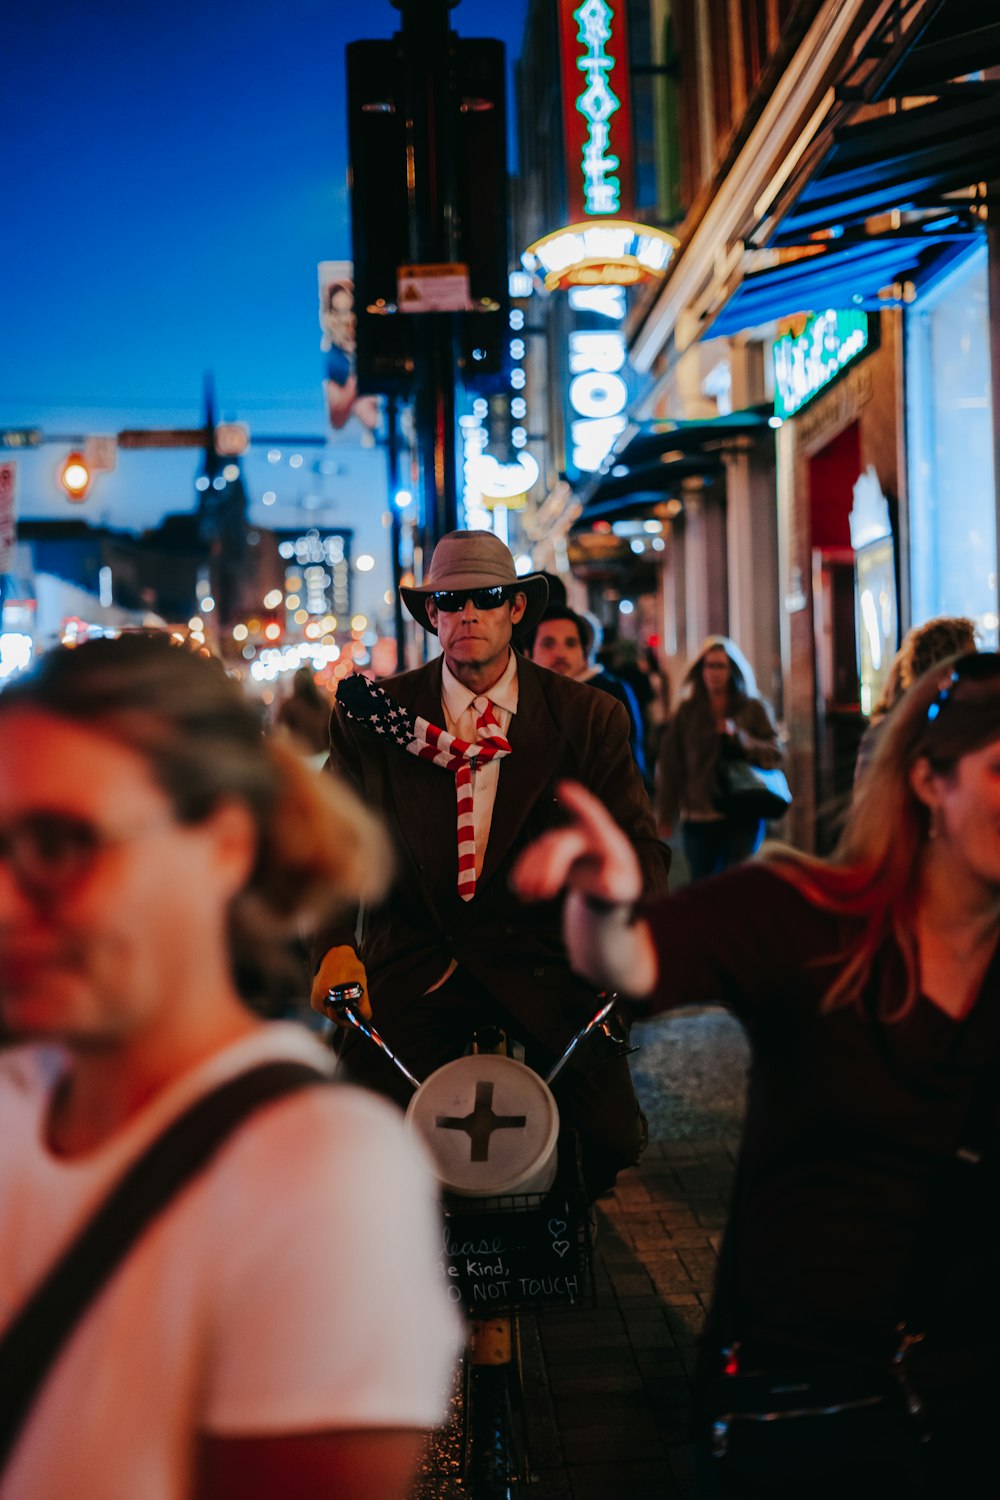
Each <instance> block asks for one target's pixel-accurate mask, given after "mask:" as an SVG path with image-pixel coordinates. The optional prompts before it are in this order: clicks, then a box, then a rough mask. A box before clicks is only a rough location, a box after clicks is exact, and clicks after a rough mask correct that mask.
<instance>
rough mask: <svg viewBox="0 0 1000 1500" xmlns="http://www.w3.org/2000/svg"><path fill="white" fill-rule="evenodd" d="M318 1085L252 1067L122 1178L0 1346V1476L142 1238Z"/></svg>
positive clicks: (314, 1071) (182, 1120)
mask: <svg viewBox="0 0 1000 1500" xmlns="http://www.w3.org/2000/svg"><path fill="white" fill-rule="evenodd" d="M328 1082H329V1079H328V1077H327V1075H326V1074H325V1073H323V1072H322V1071H321V1070H320V1069H319V1068H313V1067H311V1066H310V1065H309V1064H308V1063H298V1062H291V1061H287V1062H270V1063H262V1064H261V1065H260V1066H258V1067H256V1068H251V1069H249V1070H248V1071H247V1072H245V1073H241V1074H240V1075H239V1076H238V1077H236V1078H231V1079H229V1080H227V1082H225V1083H223V1084H220V1085H219V1087H218V1088H216V1089H213V1091H212V1092H211V1093H210V1094H206V1095H205V1096H204V1097H203V1098H201V1099H198V1100H196V1101H195V1103H194V1104H192V1105H191V1107H190V1108H189V1109H187V1110H185V1112H184V1113H183V1114H182V1115H180V1116H179V1118H178V1119H176V1120H173V1121H172V1122H171V1124H169V1125H168V1126H167V1128H166V1130H164V1131H163V1133H162V1134H161V1135H159V1136H158V1137H157V1139H156V1140H155V1141H153V1143H152V1144H151V1145H150V1146H149V1147H148V1148H147V1149H146V1151H144V1152H143V1154H142V1155H141V1156H140V1157H139V1159H138V1160H137V1161H135V1162H133V1164H132V1165H131V1166H130V1167H128V1168H127V1169H126V1171H125V1174H124V1176H123V1177H122V1178H121V1179H120V1180H119V1182H118V1183H117V1184H116V1185H115V1186H114V1187H113V1188H112V1189H111V1191H110V1193H109V1194H108V1196H107V1197H106V1198H105V1199H104V1201H103V1203H102V1204H101V1205H100V1207H99V1208H98V1209H97V1212H96V1213H95V1214H94V1215H93V1217H92V1218H91V1219H90V1220H89V1221H88V1223H86V1224H85V1225H84V1227H83V1229H82V1230H81V1231H80V1232H79V1234H78V1235H77V1236H76V1238H75V1239H74V1240H73V1241H72V1242H71V1244H70V1245H69V1246H68V1247H67V1249H66V1250H65V1251H64V1252H63V1254H62V1255H61V1256H60V1257H59V1259H58V1260H57V1261H56V1263H55V1265H54V1266H53V1268H52V1270H51V1271H50V1272H49V1274H48V1275H47V1276H46V1277H45V1279H44V1280H43V1281H42V1283H41V1285H40V1286H39V1287H37V1288H36V1290H35V1291H34V1293H33V1294H32V1295H31V1296H30V1297H29V1298H28V1301H27V1302H26V1303H25V1305H24V1306H23V1307H22V1308H21V1310H20V1312H19V1313H17V1314H16V1315H15V1317H14V1319H13V1321H12V1322H11V1323H10V1324H9V1326H8V1327H7V1329H6V1331H5V1333H4V1334H3V1337H2V1339H0V1474H2V1471H3V1469H4V1467H5V1466H6V1463H7V1461H8V1459H9V1458H10V1454H11V1452H12V1450H13V1448H14V1445H15V1443H16V1442H17V1439H18V1437H19V1435H20V1433H21V1431H22V1430H23V1428H24V1425H25V1423H26V1422H27V1420H28V1418H29V1416H30V1414H31V1410H32V1407H33V1405H34V1403H35V1400H36V1398H37V1396H38V1393H39V1391H40V1390H41V1388H42V1385H43V1384H44V1382H45V1379H46V1376H47V1375H48V1373H49V1370H50V1369H51V1368H52V1366H53V1364H54V1363H55V1361H56V1359H57V1357H58V1355H59V1353H60V1352H61V1350H62V1349H63V1347H64V1345H65V1344H66V1342H67V1340H68V1339H69V1337H70V1335H71V1334H72V1333H73V1331H74V1329H75V1328H76V1327H77V1326H78V1325H79V1323H80V1320H81V1319H82V1317H83V1315H84V1313H85V1312H86V1311H87V1308H88V1307H89V1306H90V1304H91V1302H92V1301H93V1299H94V1298H95V1297H96V1296H97V1294H98V1292H100V1290H101V1289H102V1287H103V1286H104V1285H105V1284H106V1283H107V1282H108V1281H109V1280H110V1279H111V1277H112V1276H113V1275H114V1273H115V1271H116V1270H117V1269H118V1267H119V1266H120V1265H121V1264H122V1262H123V1261H124V1260H125V1258H126V1256H127V1255H128V1252H129V1251H130V1250H131V1248H132V1246H133V1245H134V1244H135V1243H136V1241H137V1240H138V1239H139V1236H140V1235H141V1234H142V1232H143V1231H144V1230H145V1229H146V1228H148V1226H149V1225H150V1224H151V1223H152V1221H153V1220H154V1219H155V1218H156V1217H157V1215H158V1214H160V1213H162V1212H163V1210H164V1209H165V1208H166V1207H167V1205H168V1204H169V1203H170V1202H171V1201H172V1200H173V1199H174V1198H175V1197H176V1196H177V1195H178V1193H179V1192H180V1191H181V1189H182V1188H183V1187H184V1186H185V1185H186V1184H187V1183H188V1182H190V1181H191V1180H192V1179H193V1178H194V1177H195V1176H196V1175H197V1174H198V1173H199V1172H200V1171H202V1170H203V1169H204V1168H205V1167H206V1166H207V1165H208V1164H209V1162H210V1161H211V1160H212V1158H213V1156H214V1155H215V1154H216V1152H217V1151H218V1150H219V1148H220V1147H221V1146H222V1145H223V1144H224V1143H225V1141H226V1140H227V1139H228V1138H229V1137H230V1136H231V1135H232V1134H233V1132H234V1131H235V1130H236V1128H237V1127H238V1126H239V1125H241V1124H242V1123H243V1122H244V1121H245V1120H246V1119H248V1118H249V1116H250V1115H252V1114H253V1113H254V1112H255V1111H256V1110H258V1109H260V1108H261V1106H262V1105H264V1104H268V1103H270V1102H271V1101H273V1100H277V1099H280V1098H282V1097H283V1096H284V1095H286V1094H290V1093H293V1092H295V1091H296V1090H298V1089H301V1088H304V1087H306V1086H307V1085H312V1084H318V1083H328Z"/></svg>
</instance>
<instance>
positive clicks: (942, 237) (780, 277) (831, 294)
mask: <svg viewBox="0 0 1000 1500" xmlns="http://www.w3.org/2000/svg"><path fill="white" fill-rule="evenodd" d="M969 244H970V236H969V235H968V234H949V233H947V232H945V231H942V232H941V233H939V234H932V233H925V234H921V235H919V236H917V235H891V236H888V237H886V238H885V239H876V238H866V237H862V238H860V239H854V240H850V241H848V242H847V243H843V242H838V241H837V240H833V241H831V242H829V246H826V245H824V246H823V248H822V249H817V251H815V252H812V251H811V247H810V253H808V254H805V255H804V256H803V257H802V258H801V259H799V260H794V261H786V262H784V263H783V264H781V265H776V266H770V267H768V268H767V269H766V270H761V271H751V272H750V273H749V274H748V275H747V276H745V277H744V279H743V280H742V281H741V282H740V284H739V286H738V287H737V288H736V290H735V292H734V293H733V295H732V296H731V297H730V298H729V301H728V302H727V303H726V305H725V306H724V307H723V309H722V311H721V312H720V313H719V315H718V316H717V317H716V318H715V319H714V321H713V322H712V323H711V325H710V326H709V327H707V328H706V337H708V338H721V337H723V336H725V335H728V334H733V333H739V332H740V331H741V330H742V329H744V328H755V327H757V326H758V325H759V324H762V323H771V322H774V321H775V320H777V319H778V318H786V317H791V316H792V315H793V314H795V313H799V312H823V311H825V309H826V308H828V307H841V308H849V307H861V308H865V309H867V310H868V311H878V310H879V309H884V308H886V307H890V306H892V305H894V304H893V303H892V301H891V300H889V299H887V298H885V297H880V295H879V293H880V292H882V291H884V290H885V288H886V287H887V286H891V285H892V284H893V283H894V282H897V281H909V282H911V283H912V284H913V285H914V287H915V288H916V289H918V290H919V288H920V287H921V286H923V285H925V284H926V283H927V282H928V281H929V280H931V279H933V278H934V277H936V276H938V275H940V273H941V272H942V270H943V269H944V267H945V266H946V265H947V264H948V263H949V262H950V261H951V260H952V259H954V258H955V257H956V256H958V255H964V254H965V253H966V251H967V250H968V248H969Z"/></svg>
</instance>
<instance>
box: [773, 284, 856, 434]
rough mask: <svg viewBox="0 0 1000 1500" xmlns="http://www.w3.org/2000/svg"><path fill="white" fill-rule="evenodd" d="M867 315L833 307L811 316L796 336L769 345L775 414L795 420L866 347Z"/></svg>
mask: <svg viewBox="0 0 1000 1500" xmlns="http://www.w3.org/2000/svg"><path fill="white" fill-rule="evenodd" d="M868 342H869V333H868V314H867V313H864V312H860V311H857V310H855V309H851V311H849V312H838V311H836V310H835V309H833V308H830V309H828V310H827V311H826V312H822V313H814V314H813V315H812V316H811V317H810V318H809V319H808V321H807V322H806V326H805V328H803V330H802V332H801V333H800V334H798V335H796V336H793V335H792V334H790V333H786V334H784V335H783V336H782V337H781V338H780V339H776V340H775V341H774V344H773V345H772V346H771V352H772V355H773V357H774V414H775V416H777V417H781V418H785V417H794V415H795V413H796V412H797V411H801V410H802V408H803V406H805V405H806V403H807V402H808V401H811V400H812V399H813V397H814V396H818V395H819V393H820V391H822V390H824V389H825V388H826V387H827V386H828V385H829V384H830V382H831V380H835V379H836V377H837V376H838V375H839V374H840V372H841V370H843V369H844V368H845V366H846V365H849V364H850V363H851V362H852V360H855V359H857V358H858V357H859V356H860V355H862V354H863V353H864V352H865V350H866V349H867V348H868Z"/></svg>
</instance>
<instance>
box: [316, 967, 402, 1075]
mask: <svg viewBox="0 0 1000 1500" xmlns="http://www.w3.org/2000/svg"><path fill="white" fill-rule="evenodd" d="M363 994H364V990H363V989H362V987H361V985H360V984H335V985H334V986H333V987H332V989H329V990H327V992H326V1005H325V1006H324V1009H326V1010H327V1011H329V1012H330V1013H331V1014H332V1016H333V1019H334V1020H335V1021H339V1023H340V1024H341V1026H353V1027H354V1029H355V1031H360V1032H361V1035H362V1036H366V1037H367V1038H368V1040H369V1041H370V1042H372V1043H374V1045H375V1046H376V1047H377V1048H378V1049H379V1051H380V1052H382V1053H383V1054H384V1056H385V1057H386V1058H387V1059H388V1061H389V1062H391V1063H392V1064H393V1066H394V1067H396V1068H398V1069H399V1071H400V1072H401V1073H402V1075H403V1077H404V1078H405V1079H406V1081H407V1083H408V1084H409V1085H410V1086H411V1088H415V1089H418V1088H419V1087H420V1079H419V1078H414V1076H413V1074H412V1073H411V1072H410V1070H409V1068H408V1067H406V1065H405V1064H404V1063H402V1062H400V1060H399V1058H398V1057H397V1056H396V1054H395V1052H393V1051H392V1050H391V1048H390V1047H389V1046H388V1044H387V1043H386V1042H384V1041H383V1040H382V1038H381V1037H380V1036H379V1034H378V1032H377V1031H376V1030H375V1028H374V1026H369V1025H368V1023H367V1022H366V1021H363V1020H362V1019H361V1017H360V1016H359V1015H358V1013H357V1011H356V1010H355V1009H354V1005H353V1002H355V1001H357V1000H360V999H361V997H362V995H363Z"/></svg>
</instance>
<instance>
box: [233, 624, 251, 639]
mask: <svg viewBox="0 0 1000 1500" xmlns="http://www.w3.org/2000/svg"><path fill="white" fill-rule="evenodd" d="M249 634H250V632H249V631H248V630H247V627H246V626H245V625H234V626H233V640H234V641H245V640H246V638H247V636H248V635H249Z"/></svg>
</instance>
